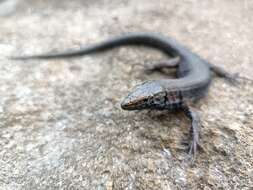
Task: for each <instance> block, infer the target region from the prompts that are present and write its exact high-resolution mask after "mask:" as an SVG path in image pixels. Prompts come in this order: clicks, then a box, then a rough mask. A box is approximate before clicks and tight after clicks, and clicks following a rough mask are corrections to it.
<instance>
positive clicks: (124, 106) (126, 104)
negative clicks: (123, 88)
mask: <svg viewBox="0 0 253 190" xmlns="http://www.w3.org/2000/svg"><path fill="white" fill-rule="evenodd" d="M129 104H130V101H129V99H128V98H125V99H124V100H123V101H122V102H121V108H122V109H127V108H128V107H129Z"/></svg>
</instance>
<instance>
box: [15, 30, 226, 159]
mask: <svg viewBox="0 0 253 190" xmlns="http://www.w3.org/2000/svg"><path fill="white" fill-rule="evenodd" d="M123 45H145V46H149V47H153V48H156V49H159V50H161V51H163V52H164V53H166V54H168V55H169V56H173V57H174V60H173V61H168V62H164V63H160V64H158V65H155V66H154V67H153V69H156V70H157V69H161V68H164V67H177V68H178V69H177V76H178V78H177V79H161V80H155V81H148V82H144V83H143V84H140V85H138V86H137V87H136V88H135V89H134V90H133V91H132V92H131V93H130V94H129V95H128V96H127V97H126V98H125V99H124V100H123V102H122V103H121V107H122V109H124V110H141V109H157V110H170V111H178V110H181V111H183V112H184V113H185V115H186V116H187V117H188V118H189V119H190V121H191V129H190V134H191V142H190V147H189V148H190V154H192V155H193V156H195V155H196V152H197V146H198V144H199V133H200V132H199V131H200V119H199V116H198V114H197V113H196V112H195V111H193V109H191V108H190V107H189V106H188V105H187V102H188V101H189V100H194V101H196V100H199V99H200V98H202V97H203V96H205V95H206V93H207V91H208V87H209V84H210V83H211V70H212V69H213V70H214V72H216V73H218V74H219V75H220V76H223V77H225V78H229V77H227V76H228V74H227V73H226V72H225V71H223V70H221V69H220V68H218V67H217V66H215V67H214V66H212V65H210V64H209V63H207V62H206V61H204V60H203V59H201V58H200V57H199V56H197V55H196V54H194V53H192V52H191V51H189V50H188V49H187V48H185V47H184V46H182V45H180V44H179V43H178V42H176V41H175V40H173V39H171V38H168V37H164V36H162V35H160V34H154V33H130V34H125V35H122V36H119V37H116V38H111V39H109V40H107V41H103V42H101V43H98V44H95V45H91V46H87V47H85V48H82V49H80V50H74V51H67V52H62V53H48V54H42V55H31V56H20V57H12V59H16V60H27V59H53V58H71V57H75V56H83V55H87V54H93V53H99V52H101V51H105V50H109V49H112V48H115V47H118V46H123ZM151 70H152V69H151Z"/></svg>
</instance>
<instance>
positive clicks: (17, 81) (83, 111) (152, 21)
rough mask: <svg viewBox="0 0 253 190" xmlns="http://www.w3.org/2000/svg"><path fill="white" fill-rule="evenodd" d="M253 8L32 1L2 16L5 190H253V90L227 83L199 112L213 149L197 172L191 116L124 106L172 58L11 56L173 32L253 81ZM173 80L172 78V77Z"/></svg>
mask: <svg viewBox="0 0 253 190" xmlns="http://www.w3.org/2000/svg"><path fill="white" fill-rule="evenodd" d="M252 10H253V3H252V1H250V0H244V1H228V0H219V1H217V0H215V1H208V0H202V1H194V0H191V1H189V0H179V1H166V0H161V1H156V2H154V1H145V0H138V1H136V0H128V1H127V0H121V1H118V0H92V1H91V0H86V1H81V0H76V1H67V0H66V1H65V0H54V1H49V0H43V1H39V0H37V1H34V0H27V1H20V3H19V4H18V6H17V10H16V12H13V13H12V15H9V17H4V18H0V23H1V24H0V36H1V37H0V39H1V40H0V54H1V56H0V147H1V148H0V189H8V190H9V189H11V190H12V189H32V190H34V189H99V190H102V189H103V190H104V189H106V190H112V189H128V190H131V189H133V190H134V189H145V190H146V189H152V190H155V189H165V190H167V189H168V190H169V189H205V190H208V189H244V190H246V189H248V190H249V189H252V188H253V161H252V158H253V88H252V85H253V84H252V83H250V82H249V81H246V80H243V81H242V83H241V84H240V85H239V86H231V85H230V84H229V83H227V82H226V81H224V80H223V79H219V78H216V79H215V80H214V82H213V84H212V86H211V88H210V92H209V94H208V96H207V97H206V98H204V99H203V100H201V101H200V102H199V103H198V104H196V109H197V110H198V112H199V113H200V115H201V119H202V124H203V127H202V135H201V142H202V146H203V149H204V150H203V151H201V152H200V154H199V155H198V157H197V159H196V161H195V164H194V165H191V164H190V162H189V161H187V160H186V159H185V158H186V156H187V154H186V151H185V150H184V148H185V147H184V146H183V145H182V140H183V139H186V138H187V134H188V130H189V121H188V120H187V119H186V118H185V117H184V116H183V114H168V113H167V112H156V111H152V112H149V111H142V112H127V111H123V110H121V109H120V101H121V100H122V99H123V98H124V96H126V94H127V93H128V92H130V90H131V88H133V87H134V86H135V85H136V84H139V83H141V82H142V81H145V80H149V79H155V78H161V77H168V76H165V75H161V74H159V73H154V74H152V75H148V74H146V73H145V72H144V69H143V66H144V65H145V64H147V63H151V62H155V61H157V60H162V59H164V57H163V55H161V54H160V53H159V52H156V51H153V50H150V49H146V48H137V47H134V48H126V47H125V48H119V49H116V50H112V51H109V52H106V53H103V54H99V55H93V56H86V57H80V58H75V59H69V60H51V61H38V60H31V61H10V60H8V59H7V58H6V57H7V56H9V55H23V54H34V53H39V52H48V51H57V50H59V51H61V50H64V49H69V48H79V47H81V46H84V45H85V44H91V43H93V42H98V41H100V40H102V39H106V38H108V37H110V36H114V35H118V34H122V33H126V32H133V31H153V32H161V33H163V34H164V35H169V36H172V37H174V38H176V39H177V40H178V41H180V42H181V43H183V44H184V45H186V46H188V47H189V48H190V49H192V50H193V51H194V52H196V53H198V54H199V55H201V56H202V57H204V58H205V59H207V60H208V61H210V62H212V63H213V64H216V65H220V66H222V67H223V68H226V69H227V70H228V71H229V72H231V73H236V72H239V73H240V74H241V75H242V76H245V77H248V78H252V73H253V67H252V60H253V44H252V41H253V34H252V28H253V17H252ZM170 77H172V75H171V76H170Z"/></svg>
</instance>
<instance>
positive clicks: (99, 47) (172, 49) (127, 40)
mask: <svg viewBox="0 0 253 190" xmlns="http://www.w3.org/2000/svg"><path fill="white" fill-rule="evenodd" d="M124 45H144V46H149V47H153V48H155V49H159V50H161V51H163V52H165V53H166V54H169V55H170V56H176V55H180V54H181V52H180V50H182V46H180V45H179V44H178V43H177V42H176V41H175V40H173V39H170V38H168V37H164V36H162V35H160V34H155V33H130V34H125V35H122V36H119V37H115V38H111V39H108V40H105V41H103V42H100V43H97V44H94V45H89V46H87V47H84V48H81V49H79V50H69V51H65V52H59V53H45V54H38V55H27V56H26V55H25V56H12V57H10V59H15V60H27V59H53V58H71V57H76V56H83V55H87V54H92V53H99V52H102V51H106V50H109V49H112V48H115V47H119V46H124Z"/></svg>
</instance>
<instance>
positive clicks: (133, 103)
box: [121, 97, 143, 110]
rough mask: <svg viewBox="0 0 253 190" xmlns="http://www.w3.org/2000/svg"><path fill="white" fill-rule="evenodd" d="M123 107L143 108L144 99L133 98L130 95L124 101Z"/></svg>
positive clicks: (127, 108)
mask: <svg viewBox="0 0 253 190" xmlns="http://www.w3.org/2000/svg"><path fill="white" fill-rule="evenodd" d="M121 108H122V109H124V110H138V109H142V108H143V99H135V100H132V99H130V98H129V97H126V98H125V99H124V100H123V101H122V103H121Z"/></svg>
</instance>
